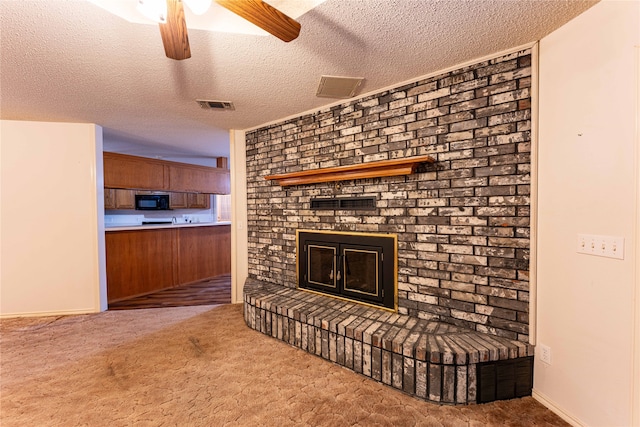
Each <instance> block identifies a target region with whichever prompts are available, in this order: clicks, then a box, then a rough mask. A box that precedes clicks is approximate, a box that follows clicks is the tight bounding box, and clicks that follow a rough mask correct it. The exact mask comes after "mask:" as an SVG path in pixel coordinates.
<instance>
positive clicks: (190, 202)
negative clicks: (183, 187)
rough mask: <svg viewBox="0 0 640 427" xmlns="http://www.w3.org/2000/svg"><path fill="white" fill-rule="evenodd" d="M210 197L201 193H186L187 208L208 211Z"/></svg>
mask: <svg viewBox="0 0 640 427" xmlns="http://www.w3.org/2000/svg"><path fill="white" fill-rule="evenodd" d="M210 200H211V196H210V195H209V194H202V193H187V207H188V208H189V209H209V207H210V206H211V202H210Z"/></svg>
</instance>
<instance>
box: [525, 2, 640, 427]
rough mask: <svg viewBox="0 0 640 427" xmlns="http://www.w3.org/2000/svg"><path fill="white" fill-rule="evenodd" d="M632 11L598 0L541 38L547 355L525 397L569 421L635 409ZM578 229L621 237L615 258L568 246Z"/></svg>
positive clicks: (635, 32)
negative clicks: (621, 247)
mask: <svg viewBox="0 0 640 427" xmlns="http://www.w3.org/2000/svg"><path fill="white" fill-rule="evenodd" d="M639 17H640V2H638V1H603V2H601V3H598V4H597V5H595V6H594V7H592V8H591V9H589V10H587V11H586V12H585V13H583V14H582V15H580V16H578V17H577V18H575V19H574V20H572V21H571V22H569V23H567V24H566V25H564V26H563V27H561V28H560V29H558V30H557V31H555V32H553V33H552V34H550V35H549V36H547V37H545V38H544V39H543V40H541V42H540V60H539V65H540V69H539V71H540V73H539V75H540V80H539V141H538V143H539V146H538V147H539V151H538V156H539V157H538V165H539V168H538V177H539V178H538V191H539V193H538V228H537V229H538V242H537V243H538V246H537V248H538V249H537V254H538V257H537V343H538V345H540V344H544V345H548V346H549V347H550V348H551V364H550V365H547V364H544V363H542V362H541V361H540V359H539V357H538V356H537V357H536V365H535V380H534V396H536V397H537V398H538V399H539V400H541V401H543V402H544V403H545V404H547V405H548V406H550V407H551V408H553V409H554V410H556V411H557V412H558V413H560V414H561V415H562V416H564V417H565V418H566V419H567V420H568V421H570V422H572V423H573V424H575V425H579V424H582V425H588V426H629V425H632V417H634V415H633V407H634V405H633V404H632V396H633V383H634V378H633V365H634V359H637V358H640V355H639V354H634V347H633V337H634V334H636V335H637V331H634V326H633V325H634V310H637V309H636V307H637V305H636V304H635V303H634V293H636V292H638V290H637V286H638V285H637V277H636V276H635V274H636V273H635V269H636V268H637V267H638V266H637V261H636V260H637V253H636V242H637V238H638V235H637V233H638V231H637V229H636V223H637V220H638V218H637V216H636V208H637V202H638V200H637V188H636V185H637V182H638V171H637V165H636V163H635V159H636V156H637V152H636V149H637V134H636V131H635V126H636V120H637V117H638V109H637V105H636V97H637V86H636V84H637V81H638V75H637V68H636V66H637V64H636V58H635V52H634V50H635V48H634V45H638V44H640V36H639V34H640V30H639V28H640V19H639ZM578 233H586V234H596V235H613V236H623V237H624V238H625V259H624V260H615V259H610V258H601V257H594V256H589V255H582V254H578V253H576V246H577V234H578ZM635 363H637V362H635ZM635 383H636V384H637V383H638V381H637V379H636V380H635ZM636 411H637V406H636ZM634 418H635V420H636V422H637V415H636V416H635V417H634Z"/></svg>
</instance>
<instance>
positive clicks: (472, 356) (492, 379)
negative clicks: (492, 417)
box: [244, 279, 534, 404]
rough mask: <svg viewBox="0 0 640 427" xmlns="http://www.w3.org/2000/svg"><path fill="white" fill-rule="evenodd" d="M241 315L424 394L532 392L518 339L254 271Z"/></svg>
mask: <svg viewBox="0 0 640 427" xmlns="http://www.w3.org/2000/svg"><path fill="white" fill-rule="evenodd" d="M244 316H245V321H246V323H247V325H248V326H250V327H251V328H253V329H255V330H257V331H260V332H262V333H264V334H266V335H271V336H272V337H274V338H277V339H280V340H282V341H285V342H287V343H289V344H291V345H293V346H296V347H299V348H301V349H302V350H305V351H308V352H309V353H312V354H315V355H318V356H320V357H323V358H324V359H327V360H330V361H332V362H335V363H338V364H339V365H342V366H345V367H347V368H349V369H351V370H353V371H355V372H357V373H360V374H363V375H366V376H368V377H371V378H373V379H374V380H377V381H380V382H382V383H384V384H387V385H390V386H392V387H394V388H397V389H400V390H402V391H404V392H406V393H408V394H411V395H415V396H417V397H419V398H422V399H425V400H428V401H433V402H440V403H451V404H469V403H476V402H485V401H490V400H495V399H493V398H491V397H489V398H487V396H497V397H496V398H497V399H500V398H505V397H506V398H510V397H517V396H522V395H527V394H530V392H531V384H530V377H531V375H530V372H531V369H532V358H531V356H533V350H534V347H533V346H532V345H529V344H526V343H522V342H519V341H513V340H509V339H506V338H502V337H497V336H493V335H488V334H484V333H480V332H476V331H472V330H469V329H465V328H461V327H457V326H454V325H449V324H446V323H441V322H435V321H429V320H424V319H419V318H416V317H410V316H404V315H400V314H395V313H392V312H389V311H385V310H379V309H375V308H371V307H367V306H363V305H360V304H355V303H351V302H347V301H342V300H338V299H335V298H330V297H326V296H322V295H318V294H313V293H310V292H305V291H302V290H298V289H291V288H286V287H284V286H280V285H274V284H270V283H266V282H262V281H259V280H255V279H247V281H246V283H245V286H244ZM514 361H515V364H514V363H513V362H514ZM483 369H484V370H483ZM523 378H524V379H523ZM480 383H483V384H480ZM478 386H480V387H481V390H478ZM505 390H506V392H505ZM512 390H513V392H512ZM481 393H484V394H483V395H481Z"/></svg>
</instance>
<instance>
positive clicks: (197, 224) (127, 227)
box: [104, 222, 231, 231]
mask: <svg viewBox="0 0 640 427" xmlns="http://www.w3.org/2000/svg"><path fill="white" fill-rule="evenodd" d="M218 225H231V223H230V222H192V223H182V224H145V225H134V224H129V225H126V224H118V225H112V226H109V227H105V228H104V231H127V230H156V229H160V228H183V227H211V226H218Z"/></svg>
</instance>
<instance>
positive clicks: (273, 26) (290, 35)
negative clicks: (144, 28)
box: [140, 0, 300, 60]
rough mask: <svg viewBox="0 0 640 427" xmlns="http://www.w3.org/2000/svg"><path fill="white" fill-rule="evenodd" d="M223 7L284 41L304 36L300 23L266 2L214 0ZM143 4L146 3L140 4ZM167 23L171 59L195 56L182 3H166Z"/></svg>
mask: <svg viewBox="0 0 640 427" xmlns="http://www.w3.org/2000/svg"><path fill="white" fill-rule="evenodd" d="M214 1H215V2H216V3H217V4H219V5H220V6H222V7H224V8H226V9H228V10H229V11H231V12H233V13H235V14H236V15H238V16H240V17H241V18H244V19H246V20H247V21H249V22H251V23H253V24H255V25H257V26H258V27H260V28H262V29H263V30H265V31H267V32H268V33H270V34H272V35H274V36H276V37H278V38H279V39H280V40H283V41H285V42H290V41H291V40H293V39H295V38H296V37H298V34H300V24H299V23H298V22H297V21H295V20H294V19H292V18H290V17H289V16H287V15H285V14H284V13H282V12H280V11H279V10H278V9H276V8H275V7H273V6H271V5H269V4H268V3H265V2H264V1H262V0H214ZM140 2H141V3H142V0H141V1H140ZM166 2H167V9H166V16H165V20H164V23H160V24H159V25H160V35H161V36H162V44H163V45H164V52H165V54H166V55H167V57H168V58H171V59H175V60H182V59H187V58H190V57H191V48H190V47H189V37H188V35H187V21H186V20H185V17H184V6H183V1H182V0H166Z"/></svg>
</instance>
